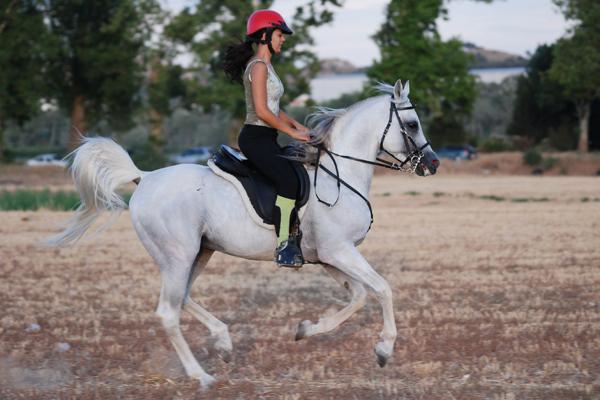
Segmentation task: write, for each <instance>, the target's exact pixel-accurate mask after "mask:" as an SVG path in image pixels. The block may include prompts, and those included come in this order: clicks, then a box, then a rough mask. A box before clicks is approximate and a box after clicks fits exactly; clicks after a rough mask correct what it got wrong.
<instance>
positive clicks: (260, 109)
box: [250, 62, 308, 140]
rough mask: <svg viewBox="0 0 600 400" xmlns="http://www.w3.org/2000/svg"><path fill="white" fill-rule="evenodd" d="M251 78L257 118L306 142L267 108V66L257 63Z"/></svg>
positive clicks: (295, 130) (289, 125)
mask: <svg viewBox="0 0 600 400" xmlns="http://www.w3.org/2000/svg"><path fill="white" fill-rule="evenodd" d="M250 76H251V77H252V79H251V83H252V101H253V102H254V110H255V111H256V115H257V116H258V118H260V119H262V120H263V121H265V122H266V123H267V124H269V125H270V126H271V127H273V128H275V129H277V130H278V131H280V132H283V133H285V134H287V135H289V136H291V137H292V138H294V139H296V140H307V139H308V136H307V135H306V134H304V133H302V132H300V131H299V130H298V129H296V128H294V127H293V126H292V125H291V124H290V123H289V122H288V121H287V120H285V119H283V118H280V117H279V116H278V115H275V114H273V112H271V110H269V107H268V106H267V66H266V64H264V63H262V62H257V63H256V64H254V66H253V67H252V71H251V72H250Z"/></svg>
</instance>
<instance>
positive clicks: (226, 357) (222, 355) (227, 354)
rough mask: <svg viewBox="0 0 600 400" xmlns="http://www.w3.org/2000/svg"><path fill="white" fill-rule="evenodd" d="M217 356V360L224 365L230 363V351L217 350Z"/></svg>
mask: <svg viewBox="0 0 600 400" xmlns="http://www.w3.org/2000/svg"><path fill="white" fill-rule="evenodd" d="M217 355H218V356H219V358H220V359H221V360H223V361H225V362H226V363H229V362H231V351H230V350H225V349H218V350H217Z"/></svg>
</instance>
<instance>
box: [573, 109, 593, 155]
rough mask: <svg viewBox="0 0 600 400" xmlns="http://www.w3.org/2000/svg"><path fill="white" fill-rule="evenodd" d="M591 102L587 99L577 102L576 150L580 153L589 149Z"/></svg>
mask: <svg viewBox="0 0 600 400" xmlns="http://www.w3.org/2000/svg"><path fill="white" fill-rule="evenodd" d="M591 106H592V103H591V102H589V101H586V102H582V103H579V104H577V114H578V115H579V142H578V145H577V150H579V151H580V152H582V153H587V152H588V151H589V129H590V110H591Z"/></svg>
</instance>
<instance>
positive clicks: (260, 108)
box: [223, 10, 309, 267]
mask: <svg viewBox="0 0 600 400" xmlns="http://www.w3.org/2000/svg"><path fill="white" fill-rule="evenodd" d="M286 34H287V35H291V34H292V30H291V29H290V28H289V27H288V26H287V24H286V23H285V21H284V19H283V17H282V16H281V15H280V14H279V13H277V12H275V11H272V10H257V11H255V12H253V13H252V15H250V17H249V18H248V22H247V24H246V40H245V41H244V42H243V43H241V44H239V45H232V46H229V47H228V48H227V50H226V52H225V58H224V62H223V69H224V70H225V73H226V74H227V75H228V76H229V77H230V78H231V79H232V80H233V81H236V82H239V83H241V84H243V85H244V92H245V95H246V120H245V124H244V127H243V128H242V131H241V133H240V136H239V139H238V144H239V146H240V149H241V150H242V152H243V153H244V155H245V156H246V157H247V158H248V160H250V162H251V163H252V164H254V165H255V166H256V168H257V169H258V170H260V171H261V172H262V173H263V174H264V175H266V176H267V177H268V178H269V179H270V180H271V181H272V182H273V183H274V184H275V187H276V189H277V198H276V201H275V210H274V211H275V217H276V220H277V222H276V224H275V226H276V228H277V249H276V250H275V261H276V262H277V264H278V265H279V266H286V267H300V266H302V264H303V262H304V260H303V258H302V252H301V250H300V246H299V238H298V237H297V236H291V237H290V230H291V229H292V228H293V227H294V225H295V224H298V223H299V221H298V217H297V213H296V210H295V203H296V199H297V196H298V178H297V177H296V173H295V172H294V169H293V167H292V165H291V163H292V161H289V160H287V159H285V158H283V157H281V155H282V149H281V147H280V146H279V145H278V144H277V131H280V132H283V133H285V134H287V135H289V136H291V137H292V138H294V139H296V140H301V141H307V140H308V139H309V137H308V134H307V132H308V128H306V127H305V126H304V125H302V124H301V123H299V122H298V121H296V120H294V119H293V118H291V117H290V116H288V115H287V114H286V113H285V112H283V111H282V110H280V109H279V99H280V98H281V96H282V95H283V84H282V83H281V80H280V79H279V77H278V76H277V74H276V73H275V70H274V69H273V65H272V64H271V57H272V55H273V54H279V53H281V47H282V45H283V43H285V36H284V35H286ZM253 43H256V44H257V47H256V51H255V50H254V49H253V47H252V44H253ZM294 231H295V232H298V234H300V233H299V230H298V229H294Z"/></svg>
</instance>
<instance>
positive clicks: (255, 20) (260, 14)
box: [246, 10, 293, 36]
mask: <svg viewBox="0 0 600 400" xmlns="http://www.w3.org/2000/svg"><path fill="white" fill-rule="evenodd" d="M263 28H271V29H273V30H274V29H281V31H282V32H283V33H285V34H288V35H291V34H292V33H293V32H292V30H291V29H290V28H289V27H288V26H287V24H286V23H285V20H284V19H283V17H282V16H281V14H279V13H278V12H277V11H273V10H256V11H254V12H253V13H252V14H251V15H250V17H249V18H248V23H247V24H246V35H248V36H250V35H252V34H253V33H256V32H257V31H259V30H261V29H263Z"/></svg>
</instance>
